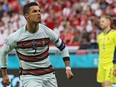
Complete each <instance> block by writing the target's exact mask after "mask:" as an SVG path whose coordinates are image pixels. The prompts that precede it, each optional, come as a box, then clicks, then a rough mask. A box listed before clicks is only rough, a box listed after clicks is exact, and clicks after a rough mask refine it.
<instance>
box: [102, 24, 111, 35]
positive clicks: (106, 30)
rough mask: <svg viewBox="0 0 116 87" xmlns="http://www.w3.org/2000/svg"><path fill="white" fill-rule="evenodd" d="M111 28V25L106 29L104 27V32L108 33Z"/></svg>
mask: <svg viewBox="0 0 116 87" xmlns="http://www.w3.org/2000/svg"><path fill="white" fill-rule="evenodd" d="M110 30H111V28H110V26H109V27H107V28H106V29H104V30H103V32H104V33H105V34H107V33H108V32H109V31H110Z"/></svg>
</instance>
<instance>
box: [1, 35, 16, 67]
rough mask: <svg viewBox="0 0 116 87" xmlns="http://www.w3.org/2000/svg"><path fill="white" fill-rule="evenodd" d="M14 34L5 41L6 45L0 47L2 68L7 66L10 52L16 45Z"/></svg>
mask: <svg viewBox="0 0 116 87" xmlns="http://www.w3.org/2000/svg"><path fill="white" fill-rule="evenodd" d="M14 37H15V36H13V35H10V36H9V37H8V38H7V40H6V41H5V43H4V45H3V46H2V48H1V49H0V65H1V68H4V67H7V58H8V53H9V52H10V51H12V50H13V49H14V48H15V46H16V42H15V40H14Z"/></svg>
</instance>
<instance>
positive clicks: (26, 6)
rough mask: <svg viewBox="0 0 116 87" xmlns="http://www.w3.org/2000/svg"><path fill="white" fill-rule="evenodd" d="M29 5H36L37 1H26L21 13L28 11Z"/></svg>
mask: <svg viewBox="0 0 116 87" xmlns="http://www.w3.org/2000/svg"><path fill="white" fill-rule="evenodd" d="M31 6H38V3H37V2H30V3H27V4H25V5H24V6H23V15H25V14H26V13H28V12H29V8H30V7H31Z"/></svg>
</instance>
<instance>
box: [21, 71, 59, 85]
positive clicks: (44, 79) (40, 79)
mask: <svg viewBox="0 0 116 87" xmlns="http://www.w3.org/2000/svg"><path fill="white" fill-rule="evenodd" d="M20 79H21V81H22V84H23V86H24V87H58V84H57V80H56V76H55V74H54V73H49V74H45V75H40V76H33V75H21V76H20Z"/></svg>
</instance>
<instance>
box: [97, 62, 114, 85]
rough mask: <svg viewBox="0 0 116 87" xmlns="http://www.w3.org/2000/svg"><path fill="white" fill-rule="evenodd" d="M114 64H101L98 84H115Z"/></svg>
mask: <svg viewBox="0 0 116 87" xmlns="http://www.w3.org/2000/svg"><path fill="white" fill-rule="evenodd" d="M113 71H114V68H113V64H112V63H110V64H99V66H98V74H97V82H100V83H103V82H105V81H110V82H112V83H113Z"/></svg>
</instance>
